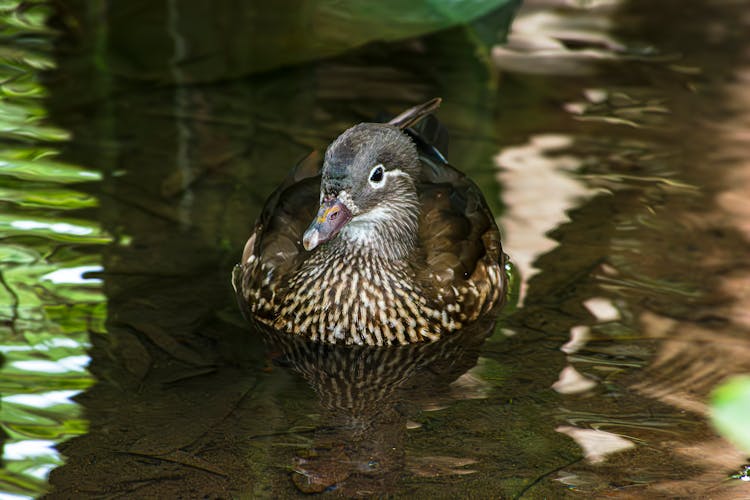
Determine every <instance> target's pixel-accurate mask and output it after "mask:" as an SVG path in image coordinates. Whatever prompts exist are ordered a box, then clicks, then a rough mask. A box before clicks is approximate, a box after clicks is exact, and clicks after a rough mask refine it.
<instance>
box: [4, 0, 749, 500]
mask: <svg viewBox="0 0 750 500" xmlns="http://www.w3.org/2000/svg"><path fill="white" fill-rule="evenodd" d="M293 3H294V2H290V3H289V5H287V8H288V10H289V12H297V11H296V10H294V9H293V8H299V6H298V5H292V4H293ZM25 5H26V7H25V8H24V9H22V10H21V11H19V10H18V9H17V6H16V5H15V4H14V2H6V3H4V4H2V5H1V6H0V9H2V12H3V17H4V19H3V21H2V22H3V23H4V25H3V31H2V40H3V42H4V45H3V49H2V51H0V57H2V58H3V61H4V64H3V65H2V66H1V67H0V70H1V73H0V76H2V84H1V86H0V91H1V92H2V100H0V141H2V151H1V152H0V162H2V164H1V166H0V203H2V207H3V210H2V212H0V235H1V236H2V239H1V240H0V255H1V257H0V261H1V262H2V267H1V268H0V270H1V272H2V274H1V275H0V277H1V278H2V282H1V283H0V285H2V286H0V316H1V319H2V324H1V325H0V328H1V330H0V335H1V336H2V337H1V338H2V361H3V365H2V371H1V372H0V387H1V388H2V406H0V423H1V424H2V429H3V431H4V432H3V434H2V438H1V439H2V445H3V455H2V469H1V470H2V481H1V482H0V497H1V498H20V497H33V496H39V495H41V494H43V493H44V492H49V493H48V495H47V497H49V498H87V497H95V498H100V497H106V498H109V497H113V498H114V497H126V498H178V497H181V498H253V497H261V498H263V497H268V498H279V497H282V498H283V497H293V496H295V495H301V493H300V491H301V490H306V491H311V490H313V489H325V488H326V487H328V488H327V489H328V494H330V495H343V496H355V495H360V496H377V495H392V496H395V497H417V498H420V497H427V496H433V497H437V498H461V497H470V498H563V497H571V498H573V497H574V498H591V497H599V498H600V497H614V498H659V497H670V498H702V497H712V498H742V497H748V496H750V483H747V482H742V481H738V480H735V479H731V478H730V477H731V476H732V475H733V474H737V473H738V472H739V471H740V470H741V469H742V466H743V464H745V463H746V462H747V457H745V456H744V455H743V454H742V453H740V452H739V451H736V450H735V449H734V448H732V447H731V446H730V445H728V444H727V443H726V442H725V441H723V440H722V439H721V438H719V437H718V436H717V435H716V433H715V431H713V430H712V428H711V427H710V425H709V424H708V421H707V412H708V409H707V403H706V402H707V397H708V394H709V393H710V391H711V390H712V389H713V388H714V387H715V386H716V385H717V384H719V383H720V382H721V381H722V380H724V379H725V378H726V377H728V376H729V375H731V374H734V373H742V372H745V373H747V372H750V340H749V339H750V337H749V336H748V332H749V330H750V318H748V314H747V310H748V305H750V304H749V302H750V289H748V286H747V283H748V282H750V279H749V278H750V276H748V255H750V253H749V250H750V248H749V246H750V225H748V222H747V221H748V220H750V204H749V203H748V200H750V159H749V158H748V156H750V155H749V154H748V150H747V143H748V139H749V138H750V136H749V135H748V133H749V132H748V131H750V98H749V96H750V94H748V93H747V90H746V88H747V84H748V83H750V53H748V51H747V47H748V46H750V45H748V41H749V40H748V33H750V18H749V17H748V15H747V13H746V8H745V7H744V4H743V2H741V1H726V2H721V3H711V2H707V1H706V2H692V3H691V5H690V6H685V5H684V3H683V2H677V1H671V0H670V1H665V2H659V4H658V7H656V6H655V5H654V4H653V2H644V1H640V0H631V1H623V2H617V1H606V2H581V5H578V6H564V5H563V2H554V1H550V2H541V1H540V2H527V3H526V4H525V5H524V7H523V9H522V10H521V11H520V12H519V13H518V15H517V16H516V19H515V21H514V25H513V31H512V33H511V36H510V39H509V43H508V44H507V45H505V46H502V47H500V46H495V47H492V46H489V45H487V41H488V40H489V39H490V38H491V37H490V38H488V36H487V26H488V25H489V26H500V25H502V24H503V23H504V22H507V20H508V18H509V11H500V12H499V13H496V14H495V15H494V16H490V17H489V18H485V19H484V20H483V21H482V22H479V23H474V24H472V25H471V26H470V27H469V28H464V27H453V28H449V29H447V30H443V31H440V32H437V33H433V34H429V35H424V36H421V37H420V38H417V39H409V40H407V41H395V42H393V41H392V42H388V43H375V44H371V45H368V46H366V47H363V48H358V49H353V50H347V49H348V48H349V47H350V46H351V45H357V44H359V43H362V42H364V41H367V39H369V38H368V37H366V36H365V37H363V36H362V33H355V34H356V36H354V35H352V36H351V37H346V36H340V37H334V39H335V40H336V43H337V44H338V45H336V50H334V49H333V48H331V47H332V46H330V45H325V44H324V45H323V49H325V50H323V49H321V51H320V52H316V53H313V54H312V55H311V54H310V53H305V54H302V53H300V54H297V56H298V57H297V56H295V58H290V59H289V60H284V61H282V62H283V65H284V66H286V65H287V64H290V63H294V62H298V61H308V62H304V63H302V64H298V65H296V66H289V67H285V68H280V69H276V70H273V71H271V72H265V73H262V74H257V75H255V76H243V75H247V74H248V72H251V71H254V70H257V69H266V66H264V65H268V64H273V58H272V57H270V55H269V54H275V53H276V52H274V50H279V51H280V52H279V53H282V54H283V53H284V50H282V49H284V46H283V44H282V46H281V49H279V45H278V43H280V42H279V40H280V39H282V37H277V38H274V37H273V36H271V35H272V34H273V33H279V32H280V31H279V30H280V29H281V27H288V26H292V27H294V26H299V24H294V23H303V25H304V26H309V25H308V24H304V21H305V18H304V16H302V15H300V16H299V19H297V18H295V19H294V20H293V21H294V22H292V20H290V18H289V16H285V17H284V18H283V19H276V21H274V20H273V19H270V20H267V21H265V22H261V23H259V24H258V26H265V29H261V28H257V31H252V34H253V36H251V38H252V42H249V45H248V47H246V48H245V49H243V48H242V46H240V47H238V46H237V40H238V39H239V38H238V37H240V36H241V35H242V36H248V35H247V33H248V32H243V30H242V29H240V28H239V27H237V24H238V23H237V20H234V19H233V18H232V15H231V14H232V12H233V11H232V10H231V9H230V8H229V7H226V9H225V10H222V9H223V8H217V9H216V10H215V11H213V12H204V11H202V10H200V9H198V8H197V7H195V6H192V7H191V6H189V5H188V4H187V3H186V4H184V5H180V4H178V3H177V2H164V3H163V4H162V3H160V4H159V5H158V7H153V6H152V7H149V6H150V5H153V4H151V3H148V2H143V3H141V2H133V3H121V4H110V3H107V2H80V5H79V3H78V2H70V3H68V2H62V3H61V4H60V5H61V7H60V8H61V10H60V11H58V13H57V14H56V15H55V16H54V18H53V19H54V22H53V23H52V26H55V27H56V28H57V30H58V31H57V32H52V31H51V30H49V29H47V28H44V20H45V18H46V16H47V14H49V13H51V12H52V11H51V10H49V11H48V10H47V7H45V5H46V4H43V3H42V4H35V3H29V4H25ZM196 5H197V3H196ZM227 6H229V3H227ZM248 15H249V14H248ZM307 15H310V12H307ZM212 16H213V17H212ZM250 18H252V16H250ZM250 18H248V19H250ZM133 19H137V20H138V23H135V22H134V21H133ZM243 19H244V18H243ZM436 19H437V20H435V19H433V20H432V21H433V22H434V23H437V24H431V25H430V26H431V27H428V28H425V27H424V26H421V27H420V26H416V27H415V26H409V27H408V28H409V29H412V30H415V31H413V33H412V34H413V35H420V34H422V33H424V32H425V31H429V30H430V29H433V28H434V27H436V26H444V25H450V24H452V23H453V22H456V21H457V20H456V19H452V18H451V19H448V18H446V17H441V18H439V19H438V18H436ZM446 19H447V20H446ZM256 21H257V19H256ZM273 22H277V23H279V24H278V26H279V30H273V29H271V28H273V27H274V24H273ZM284 23H290V24H284ZM439 23H444V24H442V25H440V24H439ZM493 23H494V24H493ZM239 24H241V23H239ZM244 26H245V27H247V26H248V25H244ZM253 26H256V25H253ZM326 26H327V27H328V31H324V32H322V34H321V33H319V35H320V36H321V40H322V39H324V38H325V36H332V35H331V34H332V33H333V34H336V33H338V30H342V29H343V28H341V27H340V25H337V24H335V23H332V24H330V25H326ZM401 28H403V27H401ZM290 29H291V28H290ZM358 29H360V28H358ZM395 30H396V28H394V31H393V32H391V34H392V36H387V37H385V38H386V39H388V40H392V39H394V38H398V36H397V35H399V33H398V32H397V31H395ZM264 36H266V37H268V38H264ZM312 36H313V35H311V37H312ZM312 39H314V38H312ZM295 43H299V41H295ZM320 43H322V42H320ZM329 43H333V42H330V40H329ZM264 44H266V45H264ZM347 44H348V45H347ZM6 47H8V48H7V49H6ZM258 47H260V49H258ZM264 47H266V49H267V50H265V51H264V50H263V48H264ZM201 48H206V49H205V50H203V51H202V50H201ZM313 48H314V47H313ZM307 49H310V47H307V48H306V50H307ZM329 49H330V51H329ZM258 50H259V51H260V53H263V54H265V55H266V56H267V57H266V58H261V59H258V58H257V57H256V56H254V54H257V53H258V52H257V51H258ZM288 50H290V49H287V51H288ZM254 51H256V52H254ZM313 52H314V51H313ZM321 54H322V55H333V57H330V58H328V59H324V60H320V59H316V57H317V56H319V55H321ZM335 54H338V55H335ZM254 57H256V58H254ZM275 57H281V56H275ZM269 61H271V62H269ZM255 65H259V66H257V67H256V66H255ZM42 70H45V72H44V74H42V73H41V71H42ZM438 95H439V96H442V97H443V98H444V106H443V108H442V109H441V111H440V113H439V117H440V119H441V120H442V121H444V122H445V123H446V125H447V126H448V127H449V129H450V130H451V146H450V150H449V152H448V158H449V159H450V160H451V161H452V163H454V164H456V165H457V166H459V167H460V168H461V169H463V170H464V171H466V172H468V173H469V174H470V175H471V176H472V177H473V178H474V179H475V180H477V182H478V183H479V184H480V186H481V187H482V189H483V191H484V192H485V195H486V196H487V198H488V201H489V203H490V205H491V207H492V208H493V210H494V211H495V213H496V214H497V216H498V222H499V224H500V226H501V228H502V231H503V237H504V246H505V250H506V252H507V253H509V254H510V255H511V257H512V259H513V261H514V262H515V264H516V265H517V267H518V268H519V269H520V270H521V274H522V279H521V280H520V297H519V304H518V305H517V306H516V307H510V308H508V310H507V312H506V313H505V315H504V316H503V317H502V318H501V319H500V321H499V322H498V324H497V325H496V326H494V330H493V333H492V334H491V335H490V337H489V338H488V339H487V340H484V341H483V333H484V331H483V330H482V328H485V329H486V328H492V325H480V326H479V327H478V331H476V332H468V333H467V334H466V335H464V336H462V337H457V338H455V339H452V340H451V341H449V342H446V343H445V344H441V345H438V346H432V347H430V346H421V347H419V348H409V349H401V350H391V351H386V352H383V351H361V350H354V351H351V350H349V351H346V350H344V351H341V350H336V349H332V350H331V349H320V350H314V349H313V350H310V349H305V348H304V347H302V346H299V345H294V344H287V343H282V344H277V345H270V346H267V345H266V344H264V342H263V340H262V338H261V335H260V333H259V332H254V331H252V330H251V329H250V327H249V326H248V325H247V324H246V323H245V322H244V321H243V320H242V318H241V316H240V314H239V311H238V310H237V308H236V305H235V303H234V298H233V296H232V290H231V287H230V285H229V274H230V271H231V268H232V266H233V265H234V264H235V262H236V261H237V260H238V259H239V254H240V252H241V249H242V246H243V244H244V241H245V239H246V238H247V236H248V234H249V231H250V228H251V227H252V224H253V222H254V219H255V217H256V215H257V214H258V212H259V210H260V207H261V206H262V203H263V201H264V199H265V197H266V196H267V195H268V194H269V193H270V192H271V191H272V190H273V189H274V187H275V186H276V185H277V183H278V182H280V181H281V179H282V178H283V177H284V176H285V175H286V172H287V170H288V168H289V167H290V166H291V165H293V164H294V163H295V162H296V161H297V160H298V159H299V158H300V157H302V156H303V155H304V154H306V153H307V152H308V151H309V150H311V149H314V148H322V147H325V145H326V144H327V143H328V142H329V141H330V140H331V139H332V138H333V137H335V136H336V135H337V134H338V133H340V132H341V131H342V130H344V129H345V128H346V127H348V126H349V125H350V124H351V123H354V122H358V121H363V120H368V119H371V117H373V116H376V115H377V114H378V113H381V112H383V111H386V112H394V111H398V110H400V109H402V108H404V107H406V106H408V105H411V104H413V103H416V102H420V101H424V100H427V99H429V98H430V97H433V96H438ZM295 469H296V470H298V471H304V472H305V473H306V474H307V475H308V477H310V478H316V479H315V480H316V481H317V483H316V486H313V487H311V486H310V485H309V484H306V483H305V478H304V477H303V476H300V475H299V474H296V475H295V474H293V473H292V471H293V470H295ZM50 470H51V473H50ZM320 485H322V486H320Z"/></svg>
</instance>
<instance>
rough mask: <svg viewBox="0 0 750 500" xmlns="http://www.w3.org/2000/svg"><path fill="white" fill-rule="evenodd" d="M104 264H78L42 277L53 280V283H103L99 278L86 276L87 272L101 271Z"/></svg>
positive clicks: (44, 279)
mask: <svg viewBox="0 0 750 500" xmlns="http://www.w3.org/2000/svg"><path fill="white" fill-rule="evenodd" d="M101 271H102V266H78V267H68V268H63V269H58V270H56V271H52V272H51V273H47V274H45V275H44V276H42V277H41V278H40V279H41V280H42V281H51V282H53V283H67V284H84V283H86V284H89V283H101V282H102V280H101V279H99V278H84V277H83V275H84V274H85V273H92V272H101Z"/></svg>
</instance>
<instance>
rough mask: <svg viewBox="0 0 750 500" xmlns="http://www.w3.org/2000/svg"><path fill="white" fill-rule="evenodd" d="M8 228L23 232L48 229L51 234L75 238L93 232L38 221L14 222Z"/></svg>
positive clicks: (78, 227) (63, 223)
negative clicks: (68, 235)
mask: <svg viewBox="0 0 750 500" xmlns="http://www.w3.org/2000/svg"><path fill="white" fill-rule="evenodd" d="M10 226H11V227H13V228H16V229H21V230H24V231H31V230H34V229H49V230H50V231H52V232H55V233H60V234H72V235H75V236H85V235H87V234H91V233H93V232H94V230H93V229H91V228H90V227H83V226H76V225H74V224H69V223H67V222H52V223H50V222H40V221H38V220H14V221H12V222H11V223H10Z"/></svg>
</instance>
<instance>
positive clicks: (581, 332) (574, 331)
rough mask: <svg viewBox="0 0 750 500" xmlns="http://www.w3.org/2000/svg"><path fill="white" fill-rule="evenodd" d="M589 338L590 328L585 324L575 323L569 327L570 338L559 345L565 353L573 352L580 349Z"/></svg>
mask: <svg viewBox="0 0 750 500" xmlns="http://www.w3.org/2000/svg"><path fill="white" fill-rule="evenodd" d="M589 338H591V329H590V328H589V327H588V326H586V325H576V326H574V327H573V328H571V329H570V340H568V341H567V342H566V343H564V344H563V345H562V347H560V350H561V351H562V352H564V353H565V354H573V353H575V352H578V351H580V350H581V348H582V347H583V346H585V345H586V342H588V341H589Z"/></svg>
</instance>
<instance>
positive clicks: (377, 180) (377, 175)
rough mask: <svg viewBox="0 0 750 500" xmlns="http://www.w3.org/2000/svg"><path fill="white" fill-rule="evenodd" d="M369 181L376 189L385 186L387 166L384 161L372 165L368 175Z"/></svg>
mask: <svg viewBox="0 0 750 500" xmlns="http://www.w3.org/2000/svg"><path fill="white" fill-rule="evenodd" d="M367 182H369V183H370V186H372V187H374V188H375V189H380V188H382V187H383V186H385V167H384V166H383V164H382V163H378V164H377V165H375V166H374V167H372V170H370V175H369V176H368V177H367Z"/></svg>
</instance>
